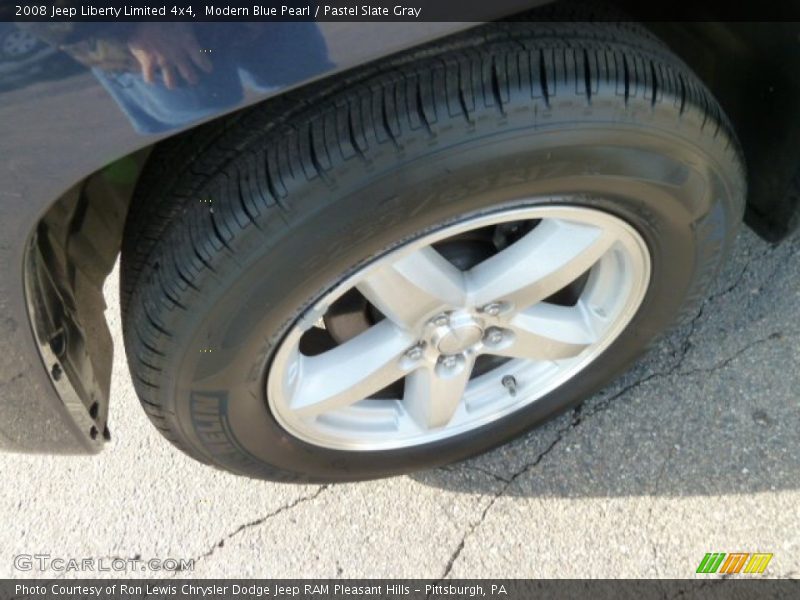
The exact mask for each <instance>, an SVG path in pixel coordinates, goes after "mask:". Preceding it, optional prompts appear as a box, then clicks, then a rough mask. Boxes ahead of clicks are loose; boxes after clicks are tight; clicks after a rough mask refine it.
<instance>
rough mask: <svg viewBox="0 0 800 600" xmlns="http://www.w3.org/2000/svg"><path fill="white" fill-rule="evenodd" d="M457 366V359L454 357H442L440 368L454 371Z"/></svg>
mask: <svg viewBox="0 0 800 600" xmlns="http://www.w3.org/2000/svg"><path fill="white" fill-rule="evenodd" d="M457 364H458V359H457V358H456V357H455V356H443V357H442V366H443V367H444V368H445V369H454V368H455V367H456V365H457Z"/></svg>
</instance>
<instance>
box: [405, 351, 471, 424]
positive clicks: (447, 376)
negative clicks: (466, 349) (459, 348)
mask: <svg viewBox="0 0 800 600" xmlns="http://www.w3.org/2000/svg"><path fill="white" fill-rule="evenodd" d="M474 362H475V361H474V358H472V357H471V356H459V357H458V366H457V367H456V368H454V369H452V370H451V369H446V368H444V367H443V365H441V364H437V365H435V366H434V365H426V366H425V367H422V368H420V369H417V370H416V371H414V372H413V373H411V374H410V375H409V376H408V377H406V387H405V393H404V396H403V404H404V406H405V409H406V411H407V412H408V414H409V415H411V418H412V419H414V422H415V423H416V424H417V425H418V426H419V427H420V428H422V429H435V428H437V427H444V426H445V425H447V424H448V423H449V422H450V420H451V419H452V418H453V415H454V414H455V413H456V410H458V407H459V405H460V404H461V402H462V398H463V397H464V392H465V390H466V389H467V383H469V377H470V374H471V373H472V366H473V364H474Z"/></svg>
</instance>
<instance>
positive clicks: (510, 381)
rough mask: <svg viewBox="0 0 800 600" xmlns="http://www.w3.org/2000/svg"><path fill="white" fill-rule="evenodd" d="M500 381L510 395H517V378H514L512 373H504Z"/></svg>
mask: <svg viewBox="0 0 800 600" xmlns="http://www.w3.org/2000/svg"><path fill="white" fill-rule="evenodd" d="M501 383H502V384H503V387H504V388H506V390H507V391H508V393H509V395H510V396H516V395H517V380H516V379H514V376H513V375H506V376H505V377H503V379H502V381H501Z"/></svg>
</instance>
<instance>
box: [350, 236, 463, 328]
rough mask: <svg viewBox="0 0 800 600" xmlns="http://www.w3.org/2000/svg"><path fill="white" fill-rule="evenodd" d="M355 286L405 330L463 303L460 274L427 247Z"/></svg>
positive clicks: (391, 264) (387, 316)
mask: <svg viewBox="0 0 800 600" xmlns="http://www.w3.org/2000/svg"><path fill="white" fill-rule="evenodd" d="M357 287H358V290H359V291H360V292H361V293H362V294H364V296H365V297H366V298H367V300H369V301H370V302H371V303H372V304H373V305H374V306H375V307H376V308H377V309H378V310H380V311H381V312H382V313H383V314H384V315H385V316H386V318H388V319H390V320H391V321H394V322H395V323H397V324H398V325H400V326H401V327H404V328H406V329H411V328H413V327H414V326H416V325H418V324H419V322H420V320H423V319H425V318H426V317H427V316H430V315H432V314H434V313H436V312H437V311H440V310H442V309H443V308H445V307H448V306H459V305H461V304H463V302H464V285H463V274H462V272H461V271H459V270H458V269H456V268H455V267H454V266H453V265H452V264H450V263H449V262H448V261H447V260H446V259H445V258H444V257H442V255H441V254H439V253H438V252H437V251H436V250H434V249H433V248H431V247H430V246H427V247H425V248H422V249H420V250H417V251H416V252H413V253H411V254H409V255H408V256H405V257H403V258H401V259H400V260H398V261H396V262H393V263H390V264H387V265H385V266H383V267H382V268H380V269H378V270H377V271H376V272H374V273H372V274H370V275H369V276H368V277H367V278H366V280H365V281H363V282H361V283H360V284H359V285H358V286H357Z"/></svg>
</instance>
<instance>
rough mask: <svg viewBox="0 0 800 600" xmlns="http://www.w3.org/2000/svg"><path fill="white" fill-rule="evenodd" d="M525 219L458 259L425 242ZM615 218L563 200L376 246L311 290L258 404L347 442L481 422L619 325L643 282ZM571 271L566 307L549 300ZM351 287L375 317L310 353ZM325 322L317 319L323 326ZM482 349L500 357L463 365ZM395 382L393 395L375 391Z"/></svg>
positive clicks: (644, 275) (543, 389)
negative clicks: (483, 254) (489, 249)
mask: <svg viewBox="0 0 800 600" xmlns="http://www.w3.org/2000/svg"><path fill="white" fill-rule="evenodd" d="M519 223H523V224H529V225H528V226H530V224H535V226H533V227H532V228H531V229H530V230H529V231H528V232H527V233H525V234H524V235H522V236H521V237H520V238H519V239H517V240H515V241H514V242H513V243H510V244H509V245H508V246H507V247H505V248H503V249H501V250H499V251H497V252H496V253H495V254H492V255H491V256H489V257H488V258H486V259H485V260H482V261H481V262H478V264H476V265H474V266H472V267H471V268H469V269H466V270H461V269H459V268H458V267H456V266H455V265H454V264H452V263H451V262H450V261H448V260H447V259H445V258H444V257H443V256H442V254H441V253H440V252H438V251H437V250H436V249H435V248H434V245H438V244H441V243H445V242H447V240H450V239H453V238H454V237H456V236H459V235H463V234H465V233H469V232H471V231H476V230H482V228H487V227H500V226H502V227H506V226H508V225H509V224H519ZM650 271H651V264H650V254H649V252H648V249H647V245H646V243H645V242H644V240H643V239H642V237H641V236H640V235H639V233H638V232H637V231H636V230H635V229H634V228H633V227H631V226H630V225H629V224H627V223H626V222H625V221H623V220H622V219H620V218H619V217H616V216H614V215H611V214H609V213H607V212H604V211H600V210H597V209H595V208H588V207H580V206H575V205H569V206H567V205H553V204H547V205H536V206H525V207H519V206H517V207H513V208H507V209H504V210H498V211H494V212H491V213H483V214H479V215H473V216H470V217H467V218H464V219H463V220H460V221H458V222H456V223H452V224H449V225H446V226H444V227H442V228H440V229H438V230H436V231H435V232H431V233H427V234H425V235H423V236H421V237H419V238H417V239H415V240H412V241H409V242H406V243H404V244H402V245H401V246H399V247H397V248H395V249H393V250H391V251H389V252H387V253H386V254H384V255H383V256H381V257H379V258H377V259H375V260H373V261H371V262H370V263H369V264H367V265H366V266H363V267H361V268H359V269H358V270H357V271H356V272H355V273H353V274H352V275H350V276H348V277H347V278H346V279H345V281H343V282H341V283H340V284H339V285H337V286H336V287H334V288H333V289H332V290H331V291H329V292H328V293H326V294H324V295H323V296H322V297H321V298H320V299H319V300H318V301H317V302H316V303H315V304H314V306H313V307H312V308H311V309H310V310H308V311H306V313H305V314H304V315H303V317H301V318H300V319H298V320H297V322H296V323H295V324H294V325H293V326H292V327H291V329H290V330H289V332H288V333H287V335H286V336H285V337H284V339H283V341H282V342H281V344H280V345H279V347H278V349H277V351H276V353H275V355H274V359H273V362H272V365H271V368H270V371H269V374H268V376H267V399H268V404H269V408H270V410H271V412H272V414H273V416H274V417H275V419H276V420H277V421H278V423H279V424H280V425H281V426H282V427H283V428H284V429H285V430H286V431H287V432H289V433H290V434H292V435H294V436H295V437H297V438H299V439H301V440H303V441H305V442H308V443H310V444H313V445H316V446H321V447H324V448H329V449H336V450H347V451H378V450H391V449H398V448H407V447H411V446H417V445H422V444H427V443H431V442H436V441H440V440H443V439H446V438H449V437H452V436H456V435H460V434H463V433H466V432H469V431H472V430H474V429H477V428H480V427H482V426H484V425H487V424H489V423H491V422H494V421H496V420H498V419H501V418H503V417H505V416H508V415H510V414H512V413H514V412H517V411H518V410H520V409H522V408H524V407H526V406H528V405H530V404H531V403H533V402H536V401H537V400H539V399H541V398H542V397H544V396H545V395H547V394H548V393H550V392H551V391H553V390H554V389H556V388H557V387H559V386H561V385H563V384H564V383H565V382H567V381H569V380H570V379H572V378H573V377H575V376H576V375H577V374H578V373H580V371H582V370H583V369H584V368H585V367H586V366H588V365H589V364H590V363H592V362H593V361H594V360H595V359H596V358H597V357H598V356H599V355H600V354H601V353H602V352H603V351H604V350H605V349H606V348H607V347H608V346H609V345H610V344H611V343H612V342H613V341H614V340H615V339H616V338H617V337H619V335H620V334H621V333H622V331H624V330H625V328H626V326H627V325H628V324H629V323H630V321H631V319H632V318H633V317H634V315H635V314H636V312H637V310H638V308H639V306H640V305H641V303H642V300H643V299H644V296H645V293H646V291H647V287H648V284H649V281H650ZM579 279H582V281H583V283H582V288H581V291H580V293H579V295H578V297H577V299H576V300H575V303H574V304H568V305H562V304H554V303H553V302H551V301H545V300H550V299H551V298H553V297H554V295H556V294H557V293H558V292H559V291H561V290H563V289H564V288H566V287H567V286H569V285H572V284H574V282H576V281H578V280H579ZM353 289H355V290H357V291H358V292H359V293H360V294H361V295H363V296H364V297H365V298H366V300H367V301H368V302H369V303H370V305H371V306H372V307H373V309H374V310H375V311H376V313H377V314H378V315H380V317H379V319H378V320H377V321H376V322H375V323H374V324H371V326H369V327H368V328H366V329H365V330H364V331H362V332H360V333H358V334H357V335H355V336H354V337H352V338H351V339H348V340H346V341H344V342H343V343H340V344H338V345H336V346H335V347H333V348H331V349H329V350H327V351H324V352H322V353H320V354H318V355H312V356H310V355H307V354H304V353H303V352H301V350H300V348H301V340H302V339H303V336H304V335H307V334H308V332H309V331H310V330H312V329H313V328H315V327H317V328H320V325H321V319H322V317H323V316H324V315H326V313H327V312H328V311H329V310H330V308H331V306H332V305H334V304H335V302H336V301H337V300H338V299H340V298H342V296H343V295H344V294H345V293H347V292H349V291H350V290H353ZM323 327H324V325H323ZM481 357H499V359H500V360H501V362H500V363H499V364H498V365H497V366H496V367H494V368H491V369H490V370H488V371H487V372H483V373H479V372H477V371H474V370H473V368H474V367H475V364H476V361H478V360H479V359H480V360H483V359H481ZM398 381H402V383H403V386H402V394H399V393H398V394H397V397H389V398H386V397H380V398H376V396H378V395H380V394H379V393H380V391H381V390H385V389H387V386H391V385H394V386H395V387H396V386H397V382H398Z"/></svg>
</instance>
